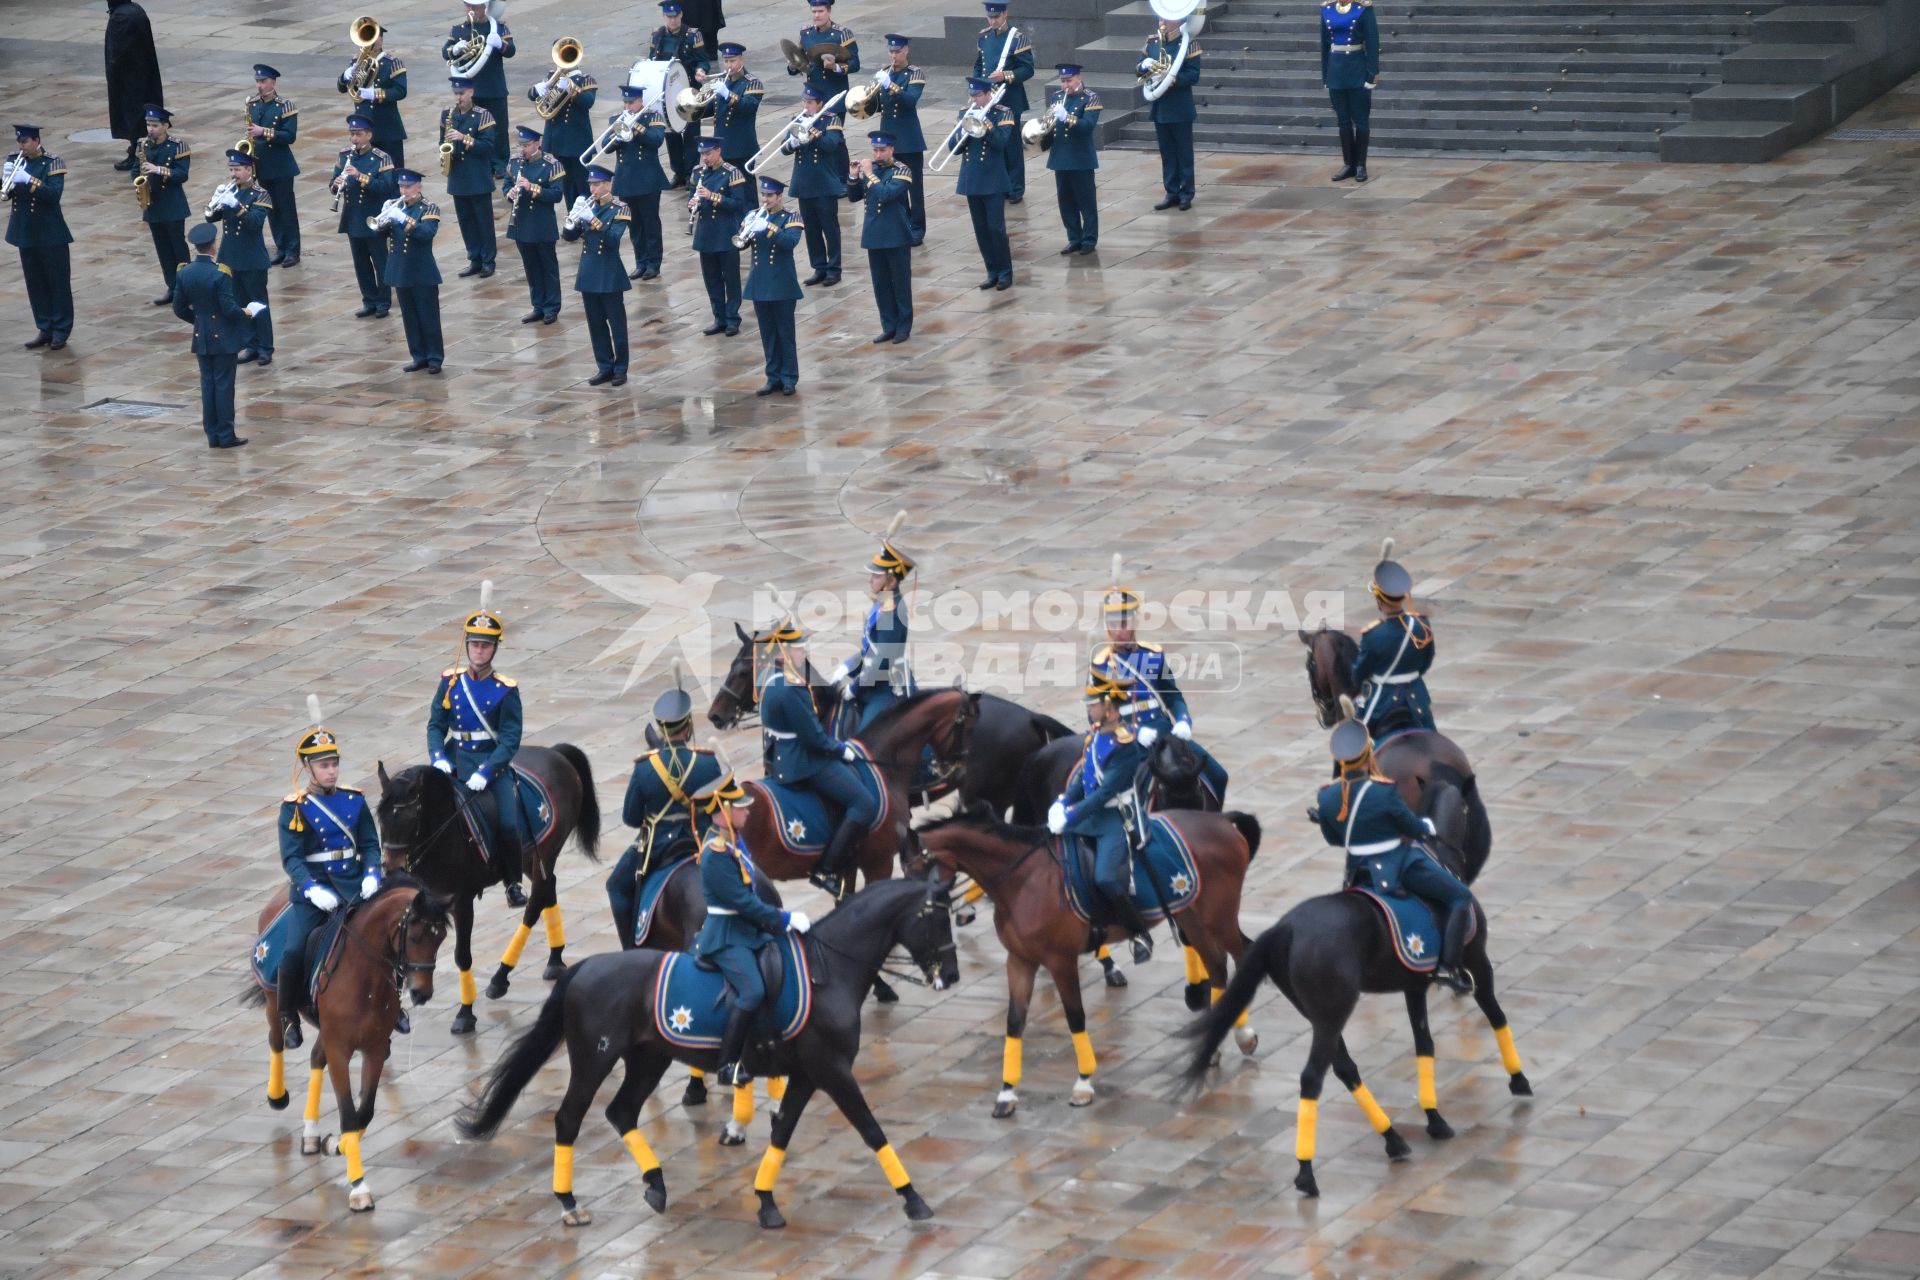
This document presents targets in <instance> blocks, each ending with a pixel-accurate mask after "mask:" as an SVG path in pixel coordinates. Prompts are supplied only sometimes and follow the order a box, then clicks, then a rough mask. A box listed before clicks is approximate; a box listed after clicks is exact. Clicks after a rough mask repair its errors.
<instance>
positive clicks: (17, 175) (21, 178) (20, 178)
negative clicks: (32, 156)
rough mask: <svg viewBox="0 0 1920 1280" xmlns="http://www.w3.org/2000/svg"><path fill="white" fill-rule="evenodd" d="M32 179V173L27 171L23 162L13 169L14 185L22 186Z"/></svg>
mask: <svg viewBox="0 0 1920 1280" xmlns="http://www.w3.org/2000/svg"><path fill="white" fill-rule="evenodd" d="M32 180H33V175H32V174H30V173H28V172H27V166H26V165H24V164H23V165H21V166H20V167H19V168H18V169H15V170H14V171H13V185H14V186H16V187H24V186H26V185H27V183H29V182H31V181H32Z"/></svg>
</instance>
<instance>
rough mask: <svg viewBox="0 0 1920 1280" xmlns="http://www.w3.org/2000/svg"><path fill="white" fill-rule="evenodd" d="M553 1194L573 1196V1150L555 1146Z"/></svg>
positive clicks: (557, 1144)
mask: <svg viewBox="0 0 1920 1280" xmlns="http://www.w3.org/2000/svg"><path fill="white" fill-rule="evenodd" d="M553 1194H555V1195H557V1196H570V1195H572V1194H573V1148H572V1147H563V1146H561V1145H560V1144H559V1143H557V1142H556V1143H554V1144H553Z"/></svg>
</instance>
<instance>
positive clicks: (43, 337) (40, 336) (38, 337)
mask: <svg viewBox="0 0 1920 1280" xmlns="http://www.w3.org/2000/svg"><path fill="white" fill-rule="evenodd" d="M52 341H53V337H52V335H50V334H45V333H37V334H35V335H34V336H33V339H32V340H31V341H29V342H23V343H21V344H20V345H21V346H23V347H25V348H26V349H27V350H29V351H32V350H33V349H34V348H35V347H44V346H46V345H47V344H48V343H50V342H52Z"/></svg>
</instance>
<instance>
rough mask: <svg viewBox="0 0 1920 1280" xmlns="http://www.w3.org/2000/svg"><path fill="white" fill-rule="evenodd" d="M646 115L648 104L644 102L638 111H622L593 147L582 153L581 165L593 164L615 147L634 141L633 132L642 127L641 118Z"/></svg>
mask: <svg viewBox="0 0 1920 1280" xmlns="http://www.w3.org/2000/svg"><path fill="white" fill-rule="evenodd" d="M645 114H646V104H645V103H644V102H642V104H641V109H640V110H638V111H622V112H621V113H620V114H619V115H617V116H615V117H614V118H613V119H612V120H610V121H608V122H607V127H606V128H604V129H602V130H601V131H600V136H599V137H597V138H595V139H594V140H593V145H592V146H590V147H588V148H587V149H586V150H585V151H582V152H581V153H580V163H581V164H592V163H594V161H596V160H598V159H599V158H600V157H601V156H603V155H605V154H606V153H607V152H608V151H610V150H612V149H613V148H614V147H624V146H626V145H627V144H628V143H629V142H632V141H633V131H634V130H635V129H636V128H638V127H639V125H640V117H641V116H643V115H645Z"/></svg>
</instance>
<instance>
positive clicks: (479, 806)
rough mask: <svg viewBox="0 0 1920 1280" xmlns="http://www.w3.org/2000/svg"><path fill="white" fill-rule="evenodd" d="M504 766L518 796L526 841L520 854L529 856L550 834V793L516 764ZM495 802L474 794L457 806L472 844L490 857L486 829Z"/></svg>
mask: <svg viewBox="0 0 1920 1280" xmlns="http://www.w3.org/2000/svg"><path fill="white" fill-rule="evenodd" d="M507 767H508V768H510V769H512V770H513V776H514V795H515V796H517V797H518V799H519V805H520V832H521V837H520V838H521V839H522V840H523V841H524V842H525V843H524V844H523V846H522V850H523V852H522V856H523V857H526V858H531V857H532V856H533V851H534V850H535V849H537V848H539V847H540V844H541V842H542V841H544V840H545V839H546V838H547V837H548V836H550V835H552V834H553V825H554V822H555V819H556V815H555V813H554V811H553V796H552V795H551V794H549V792H548V791H547V784H546V783H545V782H543V781H542V780H541V779H540V778H538V777H536V776H534V775H533V774H531V773H529V772H527V771H526V770H525V769H522V768H521V767H520V766H519V765H517V764H513V765H508V766H507ZM454 781H455V783H456V784H459V779H457V778H456V779H455V780H454ZM496 785H497V784H496ZM489 790H491V788H489ZM495 803H497V800H488V801H482V800H481V799H480V798H479V797H477V796H468V797H467V803H466V804H464V805H461V806H460V812H461V814H462V815H463V816H464V817H465V818H466V821H467V830H468V832H469V833H471V834H472V836H473V841H474V843H475V844H476V845H478V846H479V847H480V850H481V852H482V853H483V854H485V855H486V856H487V857H489V858H491V857H492V856H493V832H492V831H491V830H488V829H487V828H488V826H489V825H490V820H491V813H492V809H493V805H494V804H495Z"/></svg>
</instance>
